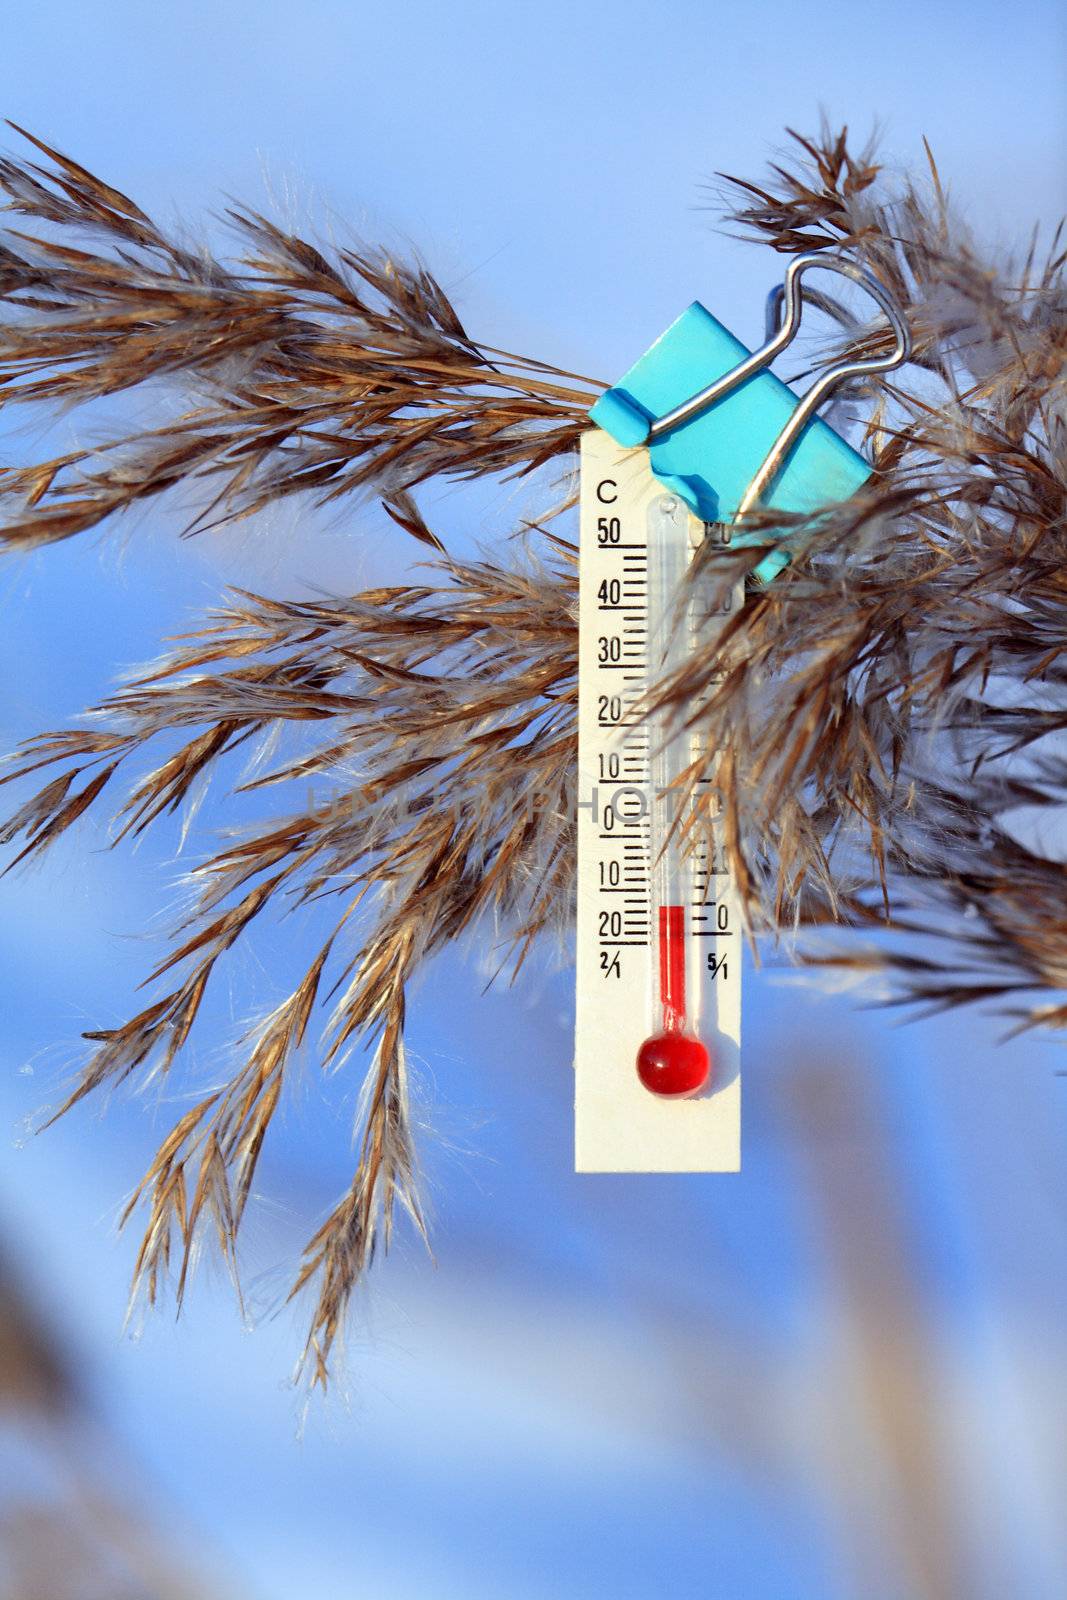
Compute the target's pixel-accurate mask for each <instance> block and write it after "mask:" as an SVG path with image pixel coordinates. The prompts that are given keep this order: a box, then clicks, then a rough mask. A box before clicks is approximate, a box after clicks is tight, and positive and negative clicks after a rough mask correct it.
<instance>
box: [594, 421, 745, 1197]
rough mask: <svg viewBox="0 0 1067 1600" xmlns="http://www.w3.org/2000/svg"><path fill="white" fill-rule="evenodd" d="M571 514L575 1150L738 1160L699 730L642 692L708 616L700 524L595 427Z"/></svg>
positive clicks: (722, 901)
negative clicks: (699, 592) (697, 574)
mask: <svg viewBox="0 0 1067 1600" xmlns="http://www.w3.org/2000/svg"><path fill="white" fill-rule="evenodd" d="M580 515H581V537H580V556H579V586H580V606H579V640H578V655H579V668H578V670H579V679H578V681H579V702H578V784H579V793H578V943H577V966H578V985H577V1019H576V1020H577V1030H576V1031H577V1047H576V1057H575V1072H576V1091H575V1125H576V1145H575V1158H576V1167H577V1170H578V1171H579V1172H698V1171H699V1172H737V1171H739V1170H740V1164H741V1081H740V1024H741V936H740V922H739V918H738V915H737V911H736V906H735V902H734V897H733V894H732V889H731V882H730V878H729V875H728V873H727V870H726V862H725V858H724V852H723V850H722V847H721V843H720V841H719V839H718V837H717V827H716V823H715V820H714V811H715V796H714V795H713V793H711V792H710V789H709V787H708V784H707V783H706V781H702V782H700V783H698V784H696V785H693V784H692V776H691V774H690V772H689V767H690V763H691V762H692V760H693V758H694V757H695V756H696V755H697V754H698V753H699V746H698V744H697V743H696V742H694V738H693V736H691V735H690V734H688V733H685V732H683V733H679V732H678V730H677V729H675V728H674V727H673V726H671V725H670V724H666V723H664V722H663V720H662V719H661V718H660V717H659V716H657V715H656V714H655V713H653V714H652V715H651V716H650V715H649V714H648V710H647V706H646V705H645V701H646V697H647V695H648V692H649V690H650V689H651V688H652V687H653V686H654V685H655V684H656V683H658V682H660V681H661V680H662V679H663V677H664V676H665V675H666V674H667V673H668V672H669V671H670V669H671V667H672V665H674V664H676V663H677V662H678V661H680V659H681V657H682V656H683V655H684V653H685V652H686V651H687V649H688V647H689V636H690V634H691V632H692V631H693V629H694V628H695V627H696V626H697V625H698V624H699V625H700V627H701V631H702V632H703V631H706V628H707V627H708V626H709V625H714V619H713V618H708V617H707V616H702V617H699V618H697V617H695V616H694V614H693V610H694V603H693V602H690V603H689V604H685V603H684V602H683V595H684V592H685V586H684V584H683V582H682V580H683V579H684V577H685V569H686V566H687V564H688V561H689V559H690V558H691V556H692V553H693V551H694V550H695V549H696V548H697V546H698V544H699V543H700V541H701V540H702V539H703V538H704V537H705V532H706V525H705V523H704V522H703V521H702V520H701V519H700V518H699V517H697V516H694V515H693V513H692V512H691V511H690V510H689V509H688V507H687V506H686V505H685V503H684V502H683V501H682V500H681V499H680V498H679V497H678V496H677V495H674V494H672V493H670V492H669V491H668V490H666V489H665V488H664V486H663V484H662V483H661V482H659V481H658V480H657V479H656V478H655V477H653V475H652V471H651V469H650V466H649V458H648V452H647V450H644V449H642V448H637V449H626V448H623V447H621V446H620V445H619V444H617V443H616V441H615V440H614V439H613V438H611V436H610V435H609V434H607V433H605V432H603V431H602V430H601V429H599V428H594V429H592V430H591V431H589V432H588V433H586V434H585V435H584V437H583V439H582V491H581V513H580ZM702 1052H705V1053H706V1054H704V1055H703V1060H702ZM702 1065H703V1068H704V1071H702V1070H701V1067H702ZM650 1085H651V1087H650ZM664 1089H665V1090H666V1091H667V1092H666V1093H663V1092H657V1091H662V1090H664ZM686 1091H688V1092H686Z"/></svg>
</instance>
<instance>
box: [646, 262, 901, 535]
mask: <svg viewBox="0 0 1067 1600" xmlns="http://www.w3.org/2000/svg"><path fill="white" fill-rule="evenodd" d="M812 267H825V268H826V269H827V270H828V271H830V272H839V273H841V275H842V276H843V277H846V278H851V279H852V281H853V283H858V284H859V285H860V287H861V288H863V289H866V290H867V292H868V294H869V295H871V297H872V298H873V299H874V300H876V301H877V302H878V304H879V305H880V306H881V308H882V310H883V311H884V312H885V314H886V316H887V317H888V318H889V321H890V324H891V325H892V328H893V331H894V333H895V334H896V343H895V345H894V346H893V349H892V350H891V351H890V352H889V353H888V354H887V355H884V356H868V357H866V358H864V359H862V360H854V361H839V362H838V363H837V365H836V366H833V367H828V368H827V370H826V371H825V372H824V373H822V375H821V376H820V377H819V378H817V379H816V381H815V382H814V383H813V384H812V386H811V388H810V389H809V390H807V392H806V393H805V394H803V395H802V396H801V398H800V401H799V403H798V405H797V407H796V410H795V411H793V412H792V414H791V415H790V417H789V420H788V422H787V423H786V425H785V427H784V428H783V429H782V431H781V433H780V434H779V435H778V437H777V439H775V441H774V443H773V444H772V446H771V448H770V450H769V451H768V453H767V456H766V459H765V460H764V461H763V464H762V465H761V466H760V468H759V470H758V471H757V472H756V474H755V476H754V477H753V479H752V482H751V483H750V484H749V486H748V488H747V489H746V491H745V494H744V498H743V499H742V501H741V503H740V505H739V506H738V508H737V519H736V520H740V519H741V518H742V517H743V516H744V515H745V513H746V512H748V511H751V510H752V507H753V506H754V505H755V504H756V502H757V501H758V500H759V499H760V498H761V496H762V495H763V494H764V493H765V492H766V490H767V489H768V487H769V486H770V483H771V481H772V480H773V478H774V477H775V475H776V474H777V472H778V470H779V468H780V467H781V466H782V464H783V463H784V461H785V458H786V456H787V455H788V454H789V451H790V449H791V448H792V446H793V444H794V443H795V441H796V439H797V437H798V436H799V434H800V433H801V432H802V431H803V430H804V428H805V427H806V426H807V424H808V423H809V422H810V421H811V418H812V417H813V416H814V414H815V412H816V411H817V410H818V408H819V406H820V405H821V404H822V402H823V401H824V400H825V399H826V396H827V395H828V394H829V393H830V390H831V389H833V388H835V387H836V386H837V385H838V384H839V383H842V382H843V381H844V380H845V379H846V378H856V377H860V376H862V375H864V374H870V373H874V372H891V371H892V370H893V369H894V368H895V367H899V366H900V365H901V363H902V362H904V361H906V360H907V359H908V357H909V355H910V354H911V335H910V334H909V332H908V326H907V323H906V322H905V321H904V318H903V316H902V315H901V312H900V309H899V307H898V306H897V304H896V301H895V300H894V299H893V297H892V295H890V293H889V291H888V290H887V289H886V288H884V287H883V285H882V284H881V283H879V281H878V279H877V278H876V277H875V276H874V275H873V273H870V272H868V271H867V270H866V268H864V267H860V266H857V264H856V263H855V262H854V261H849V260H848V259H847V258H846V257H844V256H836V255H828V254H827V253H826V252H825V251H821V250H811V251H808V252H806V253H805V254H804V255H799V256H794V257H793V259H792V261H790V263H789V265H788V267H787V268H786V271H785V278H784V280H783V282H782V284H781V287H780V288H778V289H776V290H774V291H773V292H772V297H771V301H770V304H769V306H768V324H769V325H770V326H773V322H772V317H773V318H774V320H775V321H776V320H777V316H778V308H779V306H783V307H784V315H783V316H782V321H781V326H780V327H779V328H778V329H777V332H774V333H772V334H771V336H770V337H769V338H768V340H767V342H766V343H765V344H763V345H761V346H760V348H759V349H758V350H755V351H753V353H752V354H751V355H750V356H748V357H747V358H746V359H745V360H744V361H742V362H740V363H739V365H738V366H736V367H734V369H733V370H732V371H731V372H727V373H724V374H723V376H722V377H721V378H717V379H716V381H715V382H714V383H710V384H708V386H707V388H706V389H701V390H700V391H699V393H697V394H694V395H692V396H691V397H690V398H689V399H688V400H683V401H682V403H681V404H680V405H677V406H675V407H674V409H673V410H671V411H668V412H666V414H665V415H664V416H662V417H657V418H656V420H655V421H654V422H653V423H652V424H651V426H650V427H649V430H648V434H649V438H650V439H657V438H659V437H661V436H662V435H663V434H665V433H670V432H671V430H672V429H674V428H679V427H681V426H682V424H683V423H685V422H691V421H692V420H693V418H694V417H698V416H700V415H701V414H702V413H703V412H705V411H707V410H708V409H709V407H711V406H713V405H715V404H716V403H717V402H718V401H719V400H723V399H725V397H726V396H727V395H728V394H731V393H732V392H733V390H734V389H736V388H737V387H738V386H739V385H740V384H742V383H744V382H745V380H746V378H751V377H752V376H753V375H754V374H755V373H757V372H761V371H762V370H763V368H764V367H769V366H770V364H771V362H772V361H773V360H774V359H775V357H776V356H778V355H779V354H780V353H781V351H783V350H784V349H785V347H786V345H787V344H789V343H790V342H791V341H792V340H793V339H794V338H795V337H796V334H797V330H798V329H799V327H800V317H801V312H802V310H803V297H802V295H801V290H800V280H801V278H802V277H803V275H804V273H805V272H808V271H809V270H810V269H811V268H812Z"/></svg>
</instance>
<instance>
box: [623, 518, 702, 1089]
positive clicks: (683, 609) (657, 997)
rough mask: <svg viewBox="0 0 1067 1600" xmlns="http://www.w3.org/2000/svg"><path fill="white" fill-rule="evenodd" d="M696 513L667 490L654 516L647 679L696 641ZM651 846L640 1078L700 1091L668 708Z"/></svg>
mask: <svg viewBox="0 0 1067 1600" xmlns="http://www.w3.org/2000/svg"><path fill="white" fill-rule="evenodd" d="M689 525H690V517H689V512H688V510H687V508H686V507H685V506H684V505H683V504H682V502H681V501H680V500H679V499H678V498H677V497H676V496H675V495H660V496H658V497H657V499H656V500H655V501H653V503H652V506H651V507H650V509H649V517H648V684H647V686H648V688H651V687H652V686H653V685H654V684H656V683H657V682H660V681H661V680H662V679H664V678H665V677H668V676H670V675H671V674H672V673H673V672H674V671H675V669H676V668H678V667H680V666H682V665H683V663H684V661H685V658H686V656H687V654H688V652H689V649H690V632H691V621H690V605H689V601H688V597H687V591H686V586H685V585H686V574H687V571H688V567H689V560H690V554H691V552H690V546H689ZM647 727H648V735H649V791H650V792H649V796H648V819H649V829H648V841H649V843H648V849H649V861H648V866H649V886H650V891H651V892H650V913H651V916H650V933H651V947H652V950H653V952H654V957H653V968H654V971H653V983H652V996H653V999H652V1018H651V1028H650V1032H649V1036H648V1038H647V1039H646V1040H645V1042H644V1043H643V1044H642V1046H641V1048H640V1050H639V1051H638V1053H637V1072H638V1076H639V1077H640V1079H641V1082H642V1083H643V1084H644V1085H645V1087H646V1088H647V1089H650V1090H651V1091H652V1092H653V1093H654V1094H659V1095H666V1096H670V1097H672V1098H675V1097H679V1096H684V1095H690V1094H695V1093H697V1091H698V1090H700V1089H702V1088H703V1087H704V1085H705V1084H706V1083H707V1081H708V1077H709V1074H710V1071H711V1060H710V1057H709V1055H708V1050H707V1047H706V1046H705V1045H704V1044H703V1042H702V1041H701V1039H700V1038H699V1034H698V1030H699V1023H700V1018H699V1015H698V1014H697V1008H698V1003H699V991H700V985H699V984H691V983H687V969H688V967H689V951H690V943H691V939H692V933H691V927H690V922H691V907H692V903H693V899H694V893H695V882H694V872H693V863H692V860H691V859H689V858H688V857H687V854H686V845H685V835H684V830H683V828H682V827H681V825H680V821H681V819H680V818H679V810H680V808H681V805H682V797H683V795H684V794H685V792H686V788H687V785H688V783H689V781H690V779H689V769H690V766H691V764H692V754H691V742H692V741H691V737H690V733H689V730H688V729H687V728H679V727H678V726H677V723H676V721H675V719H674V718H673V717H672V716H671V715H670V714H669V713H664V712H663V711H653V712H652V713H651V715H650V716H649V717H648V718H647Z"/></svg>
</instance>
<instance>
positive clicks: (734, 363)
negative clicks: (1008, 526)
mask: <svg viewBox="0 0 1067 1600" xmlns="http://www.w3.org/2000/svg"><path fill="white" fill-rule="evenodd" d="M812 267H826V268H828V269H829V270H830V271H833V272H840V273H842V274H844V276H845V277H847V278H851V279H852V280H853V281H854V282H856V283H859V284H861V285H862V287H863V288H865V289H866V290H867V291H868V293H869V294H871V295H872V296H873V298H874V299H875V300H876V301H877V302H878V304H879V305H880V306H881V308H882V310H883V311H884V312H885V314H886V316H887V317H888V318H889V321H890V323H891V325H892V327H893V330H894V332H895V334H896V342H895V344H894V346H893V348H892V350H891V351H890V352H889V353H888V354H887V355H879V356H871V357H867V358H865V359H864V360H856V361H842V362H838V363H837V365H836V366H833V367H830V368H828V369H827V370H826V371H825V372H824V373H822V375H821V376H820V377H819V378H818V379H817V380H816V382H815V383H814V384H813V385H812V387H811V388H810V389H809V390H807V392H806V393H805V394H803V395H801V396H799V397H798V396H797V395H796V394H794V393H793V391H792V389H790V388H789V387H788V386H787V385H786V384H784V383H783V382H782V380H781V379H780V378H777V377H775V375H774V374H773V373H772V372H770V371H768V370H767V369H768V368H769V366H770V363H771V362H772V361H773V360H774V359H775V357H776V356H777V355H778V354H779V353H780V352H781V351H782V350H784V349H785V347H786V345H787V344H789V342H790V340H791V339H793V337H794V336H795V334H796V332H797V329H798V328H799V326H800V316H801V306H802V297H801V287H800V279H801V278H802V276H803V274H804V273H805V272H807V271H808V270H809V269H810V268H812ZM910 350H911V345H910V339H909V336H908V328H907V324H906V323H905V321H904V319H903V317H902V316H901V313H900V311H899V309H898V307H897V306H896V304H895V302H894V301H893V299H892V297H891V296H890V295H889V293H888V292H887V291H886V290H885V289H884V288H883V286H882V285H881V284H880V283H879V282H878V280H877V278H875V277H873V276H872V275H871V274H870V273H869V272H866V271H865V270H864V269H863V268H862V267H859V266H857V265H856V264H855V263H854V262H852V261H849V260H846V259H845V258H844V257H842V256H834V255H828V254H825V253H823V252H821V251H811V252H808V253H807V254H805V255H799V256H795V257H794V258H793V260H792V261H791V262H790V263H789V266H788V267H787V268H786V273H785V279H784V281H783V283H782V284H781V285H780V286H779V287H778V288H776V289H775V290H773V291H772V293H771V296H770V299H769V301H768V307H767V338H766V343H764V344H763V345H762V346H761V347H760V348H759V349H758V350H756V351H754V352H750V351H748V350H746V348H745V346H744V345H743V344H742V343H741V341H740V340H739V339H735V338H734V336H733V334H732V333H731V332H730V331H729V329H727V328H724V327H723V325H722V323H721V322H719V321H718V319H717V318H716V317H713V316H712V314H711V312H710V311H708V310H707V309H706V308H705V307H704V306H702V305H701V304H700V302H699V300H694V302H693V304H692V305H691V306H690V307H689V309H688V310H687V311H684V312H683V313H682V315H681V316H680V317H679V318H678V320H677V321H676V322H673V323H672V324H671V326H670V327H669V328H668V329H667V331H666V333H664V334H663V335H662V336H661V338H659V339H657V340H656V343H655V344H654V345H653V346H652V348H651V349H650V350H648V351H647V352H646V354H645V355H643V356H642V357H641V359H640V360H639V361H638V362H637V363H636V365H635V366H633V367H631V368H630V370H629V372H628V373H627V374H626V376H625V377H624V378H622V379H621V380H620V382H618V383H617V384H615V385H614V386H613V387H612V388H610V389H608V390H607V392H606V393H605V394H603V395H601V397H600V399H599V400H598V401H597V403H596V405H595V406H594V407H593V408H592V410H591V411H590V413H589V415H590V417H591V418H592V420H593V422H595V423H596V424H597V426H598V427H600V428H603V429H604V430H605V431H606V432H607V433H610V434H611V436H612V438H613V439H615V440H616V441H617V442H618V443H619V444H621V445H623V446H627V447H636V446H638V445H647V446H648V450H649V456H650V459H651V465H652V471H653V472H654V473H655V475H656V477H657V478H658V479H659V480H660V482H661V483H662V484H664V486H665V487H667V488H669V489H671V490H672V491H673V492H674V493H675V494H677V495H679V496H680V497H681V498H682V499H683V500H684V501H685V502H686V504H687V505H688V506H689V507H690V508H691V509H692V510H693V511H695V512H696V514H697V516H699V517H702V518H703V520H704V521H705V522H718V523H730V524H737V523H739V522H741V521H742V520H743V518H744V516H745V514H746V513H747V512H749V511H751V510H752V508H753V507H754V506H755V505H757V504H762V505H763V506H766V507H768V508H770V509H772V510H780V511H787V512H794V513H800V514H808V513H812V512H815V511H818V510H819V509H820V508H821V507H824V506H827V505H831V504H834V503H837V502H840V501H842V500H847V499H848V498H849V497H850V496H851V495H853V494H855V493H856V491H857V489H859V488H860V486H861V485H862V484H863V483H864V482H866V480H867V478H869V477H870V474H871V465H870V463H869V462H868V461H865V460H864V458H863V457H862V456H861V455H860V454H859V453H858V451H856V450H853V448H852V446H851V445H849V444H846V443H845V441H844V439H842V438H841V437H840V435H839V434H837V433H835V432H834V430H833V429H832V428H831V427H830V426H829V424H828V423H826V422H824V421H823V420H822V418H821V417H817V416H816V415H815V413H816V411H817V409H818V407H819V406H820V405H821V404H822V402H823V401H824V400H825V399H826V396H827V395H828V394H829V392H830V390H831V389H833V388H835V387H836V386H837V385H838V384H839V383H842V382H843V381H844V380H845V379H847V378H853V377H858V376H860V375H864V374H871V373H876V372H890V371H892V370H893V368H894V367H898V366H900V364H901V362H903V361H906V360H907V359H908V356H909V354H910ZM758 538H759V535H757V534H750V535H746V534H744V533H740V534H737V535H735V537H734V539H733V541H732V542H733V543H734V544H735V545H736V544H743V543H745V542H748V543H754V542H756V541H757V540H758ZM788 564H789V556H788V555H787V554H786V552H785V551H784V550H773V551H771V552H770V553H769V554H768V555H767V556H765V557H764V559H763V561H761V562H760V564H759V566H758V567H757V568H756V574H755V575H756V577H757V578H758V579H760V580H761V581H762V582H764V583H767V582H769V581H770V580H771V579H772V578H773V577H775V576H776V574H777V573H779V572H781V570H782V568H783V567H785V566H787V565H788Z"/></svg>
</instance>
